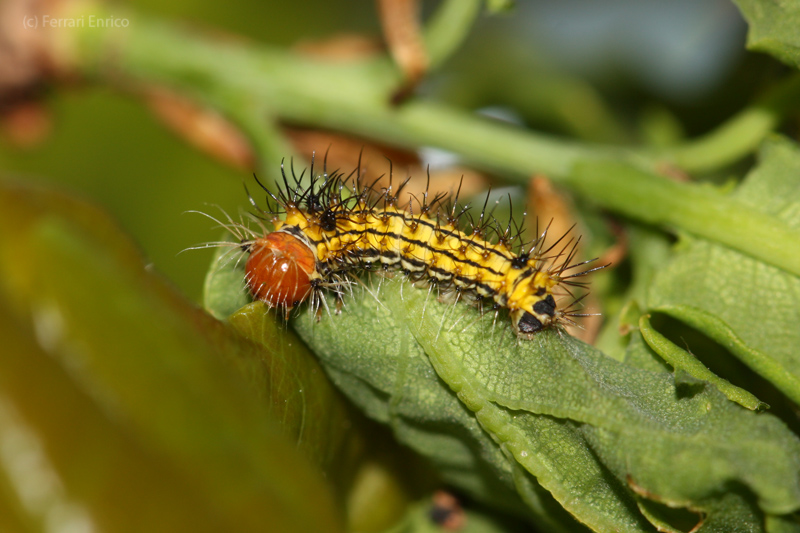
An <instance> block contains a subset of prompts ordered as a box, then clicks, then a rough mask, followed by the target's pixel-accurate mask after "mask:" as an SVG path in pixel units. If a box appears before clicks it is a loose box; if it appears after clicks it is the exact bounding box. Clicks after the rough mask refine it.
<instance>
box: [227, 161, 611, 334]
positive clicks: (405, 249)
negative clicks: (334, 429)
mask: <svg viewBox="0 0 800 533" xmlns="http://www.w3.org/2000/svg"><path fill="white" fill-rule="evenodd" d="M325 166H327V165H325ZM281 175H282V182H280V181H279V182H278V183H277V186H278V187H277V192H276V193H273V192H271V191H270V190H269V189H268V188H267V187H265V186H264V184H263V183H261V182H260V181H259V180H258V178H257V177H256V178H255V179H256V182H257V183H258V185H259V186H260V187H261V188H262V189H263V190H264V191H265V192H266V201H267V210H263V209H261V208H260V207H259V205H258V204H257V203H256V202H255V200H254V199H253V197H252V196H251V195H250V193H249V191H247V194H248V197H249V199H250V203H251V205H252V206H253V207H254V208H255V209H256V210H257V213H254V215H255V216H256V217H257V218H258V219H260V220H263V221H269V222H271V223H272V224H273V225H274V231H272V232H267V231H266V230H264V233H263V234H259V233H257V232H254V231H252V230H248V234H247V235H246V236H245V237H243V238H241V241H240V243H239V244H238V246H239V247H240V249H241V250H242V251H243V252H245V253H247V254H249V257H248V258H247V261H246V264H245V272H246V274H245V281H246V284H247V286H248V288H249V290H250V292H251V294H252V296H253V297H254V298H255V299H259V300H263V301H264V302H266V303H267V304H268V305H269V306H270V307H277V308H282V309H283V310H284V311H285V313H286V316H287V317H288V314H289V311H291V309H293V308H294V307H296V306H298V305H300V304H301V303H302V302H304V301H306V300H310V302H311V306H312V308H313V309H316V312H317V314H318V316H319V314H320V310H321V308H322V307H323V306H327V303H326V300H325V299H324V294H325V293H326V292H332V293H333V294H334V295H335V299H336V311H337V312H338V311H340V310H341V304H342V301H343V298H344V296H345V294H346V293H347V291H348V288H349V287H350V285H351V284H352V283H353V275H354V272H356V271H370V270H375V269H382V270H401V271H403V272H404V273H405V275H406V276H408V277H409V278H410V279H411V280H412V281H414V282H415V283H423V284H427V285H435V286H436V287H438V289H439V294H440V297H444V296H445V295H455V300H458V299H465V300H469V301H471V302H474V303H476V304H477V305H478V306H480V307H481V308H482V309H483V308H484V307H485V306H487V304H488V306H489V307H490V308H491V309H494V310H496V312H497V311H499V310H500V309H507V310H508V313H509V315H510V317H511V322H512V326H513V329H514V331H515V333H516V334H517V336H518V337H520V338H531V337H532V336H533V335H534V334H536V333H537V332H539V331H542V330H543V329H546V328H549V327H553V326H555V325H558V324H565V323H566V324H573V325H574V324H575V322H574V320H573V318H576V317H583V316H590V315H589V314H583V313H577V312H575V311H574V309H575V308H576V306H577V305H578V303H579V302H580V301H581V300H582V299H583V298H584V297H585V296H586V295H585V294H584V295H583V296H580V297H575V296H574V295H573V293H572V291H571V290H570V287H578V288H585V286H586V284H585V283H584V282H582V281H579V280H576V278H581V277H583V276H586V275H588V274H589V273H591V272H594V271H596V270H599V269H602V268H605V266H607V265H603V266H598V267H594V268H586V269H582V268H581V267H584V266H585V265H588V264H589V263H592V262H594V261H596V259H592V260H589V261H582V262H574V261H575V255H576V250H577V245H578V242H579V241H580V238H578V239H572V238H570V239H569V240H567V241H566V242H564V241H565V239H566V237H567V234H569V231H568V232H567V234H565V235H562V236H561V237H560V238H559V239H557V240H556V241H555V242H554V243H553V244H551V245H549V246H546V245H545V241H546V238H547V231H548V229H549V225H548V226H547V227H546V228H545V229H544V231H543V232H541V234H539V232H538V229H537V237H536V238H535V239H534V240H533V241H532V242H528V243H523V242H522V237H521V232H520V231H519V229H518V226H516V225H514V223H513V221H512V222H509V223H508V224H507V225H505V226H502V225H501V224H499V223H498V222H497V221H496V220H495V219H494V217H493V216H492V215H491V213H489V212H487V209H486V207H487V204H488V195H487V202H485V203H484V207H483V210H482V211H481V213H480V215H479V216H478V217H477V221H476V220H475V219H474V218H473V217H471V215H470V213H469V207H468V206H466V207H463V208H459V207H458V193H457V194H456V195H455V197H454V198H453V199H452V200H451V201H449V202H447V201H446V199H447V195H446V194H444V193H439V194H435V195H434V196H433V197H430V196H429V191H428V188H427V187H426V190H425V192H424V193H423V194H422V195H421V198H418V197H416V196H414V195H411V194H409V203H408V204H407V206H405V207H403V206H402V204H401V193H402V191H403V189H404V187H405V186H406V184H407V183H408V179H407V180H405V181H403V182H402V183H401V184H400V186H399V187H397V188H396V189H395V188H394V187H393V185H392V184H391V181H392V180H391V172H390V179H389V182H390V183H389V186H388V187H385V188H381V189H380V190H379V189H378V187H377V181H376V182H375V183H372V184H371V185H365V184H364V183H363V180H362V177H361V174H360V162H359V167H358V168H357V169H356V170H354V171H353V172H352V173H350V174H349V175H345V174H344V173H341V172H338V171H337V172H332V173H330V174H329V173H328V171H327V168H323V172H322V173H321V174H319V175H316V174H315V173H314V163H313V158H312V164H311V170H310V176H309V180H310V181H309V182H308V183H307V184H304V182H303V178H304V175H305V171H303V173H301V174H300V176H299V177H298V176H296V174H295V172H294V168H293V167H292V169H291V178H289V177H287V173H286V169H285V168H284V164H283V162H282V163H281ZM354 175H355V178H354ZM428 186H430V177H429V179H428ZM245 189H247V187H246V186H245ZM463 217H467V219H468V220H469V226H470V228H469V229H467V230H465V231H464V230H461V229H460V228H459V223H460V222H461V221H462V218H463ZM537 226H538V224H537ZM262 228H263V225H262ZM490 237H493V238H491V239H490ZM565 296H568V297H569V298H570V299H571V302H570V303H569V304H568V305H567V306H562V305H560V302H559V300H562V299H563V298H564V297H565ZM557 298H558V300H557Z"/></svg>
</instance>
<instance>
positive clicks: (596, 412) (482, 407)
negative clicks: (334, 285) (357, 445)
mask: <svg viewBox="0 0 800 533" xmlns="http://www.w3.org/2000/svg"><path fill="white" fill-rule="evenodd" d="M381 281H382V287H381V290H380V292H379V295H378V296H377V299H376V298H375V297H373V296H372V295H371V294H364V295H361V296H360V297H357V298H356V299H355V300H354V301H351V302H349V303H348V305H347V308H346V309H345V310H344V312H343V313H342V314H341V315H339V316H332V317H323V319H322V320H321V322H319V323H316V321H315V319H314V317H312V316H310V315H309V313H305V314H303V315H302V316H301V317H300V318H299V320H298V321H297V325H298V327H299V331H300V333H301V336H302V337H303V338H304V339H305V340H306V342H307V343H308V344H309V345H310V346H312V348H313V349H314V350H315V352H316V353H317V354H318V355H319V356H320V358H321V360H322V362H323V365H324V366H325V367H326V369H327V370H328V372H329V374H330V375H331V377H332V379H333V380H334V382H336V383H337V385H339V386H340V387H341V388H342V390H344V391H345V393H346V394H347V395H348V396H349V397H350V398H351V399H352V400H353V401H354V402H355V403H356V404H358V405H359V406H360V407H361V408H362V409H364V410H365V411H366V412H367V413H368V414H369V415H370V416H372V417H373V418H376V419H378V420H380V421H382V422H384V423H387V424H389V425H390V426H391V427H392V429H393V430H394V431H395V434H396V435H397V437H398V439H399V440H401V441H402V442H405V443H407V444H408V445H409V446H411V447H413V448H414V449H415V450H417V451H419V452H420V453H423V454H424V455H426V456H427V457H428V458H430V459H431V460H432V461H433V462H434V463H435V464H436V465H437V466H438V468H439V470H440V472H441V473H442V475H443V477H444V478H445V479H446V480H447V481H449V482H450V483H452V484H454V485H457V486H459V487H461V488H462V489H464V490H467V491H468V492H470V493H471V494H473V495H474V496H475V497H477V498H480V499H481V500H483V501H487V502H489V503H491V504H493V505H502V504H503V502H505V503H506V504H507V503H508V502H511V501H519V500H516V499H514V500H512V499H511V498H510V497H509V496H508V492H509V491H510V490H514V489H516V490H517V492H518V493H519V494H520V497H521V499H522V501H523V502H524V503H525V504H527V506H528V508H529V509H530V511H531V513H532V514H533V516H534V517H535V518H534V520H535V521H536V522H537V523H539V524H540V525H544V526H545V527H549V528H551V529H558V530H569V529H571V528H574V527H575V525H576V524H575V523H571V521H569V520H566V519H565V518H564V516H563V515H561V514H559V513H558V512H557V511H555V510H554V509H553V508H552V501H551V500H550V499H549V498H548V497H546V495H547V493H546V492H542V490H541V488H540V487H542V488H544V489H546V490H547V491H548V492H549V493H550V494H552V496H553V497H554V498H555V499H556V500H557V501H558V502H559V503H560V504H561V505H562V506H564V508H565V509H567V510H568V511H569V512H570V513H572V514H573V515H574V516H575V517H576V518H577V519H578V520H579V521H580V522H583V523H584V524H586V525H588V526H589V527H590V528H592V529H595V530H598V531H612V530H613V531H642V530H648V529H649V527H650V526H649V525H648V523H647V520H646V517H645V516H644V515H642V514H641V512H640V511H639V509H638V507H637V505H636V503H635V497H634V492H633V490H632V488H631V487H630V486H629V485H630V484H633V483H635V484H636V486H637V487H640V488H642V489H643V490H646V491H647V493H649V494H652V495H657V497H658V498H659V499H661V500H663V501H668V502H670V503H671V504H673V505H678V506H682V507H692V508H695V509H700V510H703V511H705V512H706V513H708V514H709V516H711V515H712V514H716V513H739V511H737V508H738V507H737V506H741V505H745V506H751V505H754V504H756V503H757V505H758V507H760V508H761V509H762V510H763V511H766V512H770V513H776V514H784V513H789V512H793V511H794V510H796V509H798V508H800V483H799V482H798V475H797V474H798V471H800V442H799V441H798V440H797V438H796V437H795V436H794V435H793V434H792V433H790V432H789V431H788V430H787V429H786V427H785V426H784V425H783V423H782V422H780V421H779V420H778V419H776V418H775V417H773V416H770V415H764V414H760V415H756V414H755V413H752V412H749V411H744V410H742V409H741V408H739V407H738V406H736V405H734V404H732V403H730V402H729V401H728V400H727V399H726V398H725V397H724V396H723V395H722V394H721V393H719V392H718V391H717V390H716V389H714V388H713V387H702V388H701V390H698V391H694V392H693V394H691V395H686V394H683V393H682V392H681V391H680V390H679V389H678V388H676V384H675V381H674V377H673V375H672V374H670V373H668V372H653V371H647V370H641V369H637V368H633V367H630V366H627V365H625V364H622V363H619V362H617V361H615V360H613V359H610V358H607V357H605V356H603V355H602V354H601V353H600V352H598V351H596V350H594V349H593V348H591V347H590V346H588V345H585V344H583V343H580V342H579V341H577V340H575V339H574V338H572V337H569V336H567V335H564V334H561V333H559V332H557V331H554V330H550V331H546V332H543V333H541V334H538V335H536V337H535V338H534V339H533V340H531V341H528V342H523V341H519V340H517V339H516V338H515V337H514V336H513V334H512V333H511V332H510V328H509V327H508V325H507V324H506V323H505V320H504V318H503V317H500V318H499V322H500V325H498V326H496V327H495V328H493V327H492V325H491V324H492V318H493V317H492V316H485V317H483V318H481V317H480V316H479V314H478V313H477V311H475V310H473V309H470V308H467V307H466V306H463V305H458V306H448V305H443V304H439V303H438V302H436V301H435V297H434V296H431V295H429V293H428V291H425V290H420V289H417V288H414V287H413V286H411V285H410V284H405V283H403V282H402V281H399V280H391V281H386V280H381ZM373 292H375V291H373ZM378 300H379V301H378ZM531 476H534V477H535V478H536V481H537V482H538V484H537V482H534V481H533V478H532V477H531ZM732 483H733V484H737V483H738V484H742V485H743V486H746V487H748V489H749V490H751V491H752V492H753V494H754V495H755V498H753V499H751V500H747V501H745V502H744V503H742V501H740V500H735V499H731V500H730V501H729V500H725V499H724V497H722V496H720V495H723V494H726V493H727V492H728V487H729V486H730V485H731V484H732ZM723 500H724V501H723ZM742 512H743V511H742ZM748 512H749V511H748ZM759 513H760V512H755V514H753V513H752V512H750V514H749V515H748V516H750V515H752V520H749V522H750V524H751V525H752V526H753V527H756V524H758V523H759V521H760V520H761V518H760V517H759ZM745 514H747V513H745ZM717 518H719V517H717ZM708 523H709V524H711V525H712V526H713V524H714V523H715V522H714V521H713V520H709V522H708ZM706 528H707V529H705V530H708V531H722V530H723V529H719V528H716V529H715V528H714V527H711V526H706Z"/></svg>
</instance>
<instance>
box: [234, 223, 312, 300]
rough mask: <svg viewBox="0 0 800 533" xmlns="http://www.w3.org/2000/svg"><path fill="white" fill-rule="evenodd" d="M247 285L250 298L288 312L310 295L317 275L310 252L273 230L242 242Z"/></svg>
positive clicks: (302, 243) (294, 238)
mask: <svg viewBox="0 0 800 533" xmlns="http://www.w3.org/2000/svg"><path fill="white" fill-rule="evenodd" d="M246 246H247V248H248V250H249V251H250V257H249V258H248V259H247V264H246V265H245V272H246V276H245V279H246V281H247V285H248V287H249V288H250V292H251V293H252V295H253V297H254V298H257V299H259V300H263V301H264V302H266V303H267V305H269V306H270V307H282V308H284V309H285V310H286V312H287V313H288V311H289V310H290V309H292V308H293V307H294V306H296V305H298V304H300V303H301V302H303V301H304V300H305V299H306V298H308V296H309V295H310V294H311V292H312V288H313V283H312V280H314V279H315V278H316V277H318V275H317V264H316V259H315V257H314V252H313V251H312V250H311V248H309V247H308V245H306V244H305V243H304V242H303V241H302V240H300V239H298V238H297V237H295V236H294V235H292V234H290V233H287V232H283V231H274V232H272V233H268V234H267V235H265V236H263V237H260V238H257V239H254V240H252V241H249V242H248V243H246Z"/></svg>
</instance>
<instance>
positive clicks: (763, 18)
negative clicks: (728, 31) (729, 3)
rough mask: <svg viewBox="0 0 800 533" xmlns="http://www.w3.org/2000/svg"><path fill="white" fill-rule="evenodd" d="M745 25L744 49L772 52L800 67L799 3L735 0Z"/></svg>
mask: <svg viewBox="0 0 800 533" xmlns="http://www.w3.org/2000/svg"><path fill="white" fill-rule="evenodd" d="M734 3H735V4H736V5H737V6H738V7H739V10H740V11H741V12H742V15H743V16H744V18H745V20H746V21H747V24H748V25H749V26H750V28H749V30H748V32H747V48H748V49H750V50H757V51H760V52H766V53H768V54H770V55H773V56H775V57H777V58H778V59H780V60H781V61H783V62H784V63H786V64H787V65H791V66H793V67H795V68H798V67H800V35H798V32H797V28H798V26H800V4H798V3H797V2H772V1H769V2H764V1H762V0H734Z"/></svg>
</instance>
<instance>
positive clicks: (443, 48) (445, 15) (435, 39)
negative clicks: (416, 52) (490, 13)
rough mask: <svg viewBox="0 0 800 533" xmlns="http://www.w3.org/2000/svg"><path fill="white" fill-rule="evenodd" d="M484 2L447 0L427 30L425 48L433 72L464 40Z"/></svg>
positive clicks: (433, 17) (429, 23) (478, 0)
mask: <svg viewBox="0 0 800 533" xmlns="http://www.w3.org/2000/svg"><path fill="white" fill-rule="evenodd" d="M482 3H483V2H482V0H446V1H445V2H442V5H441V6H440V7H439V9H438V10H437V11H436V13H434V14H433V16H432V17H431V18H430V20H429V21H428V24H427V27H426V29H425V46H426V48H427V51H428V59H429V60H430V68H431V70H433V69H435V68H436V67H437V66H438V65H440V64H442V63H443V62H444V61H445V60H446V59H447V58H448V57H450V56H451V55H452V54H453V52H455V51H456V50H457V49H458V47H459V45H461V43H462V42H464V39H466V38H467V35H469V30H470V29H471V28H472V24H473V23H474V22H475V19H476V18H478V14H479V13H480V10H481V4H482Z"/></svg>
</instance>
